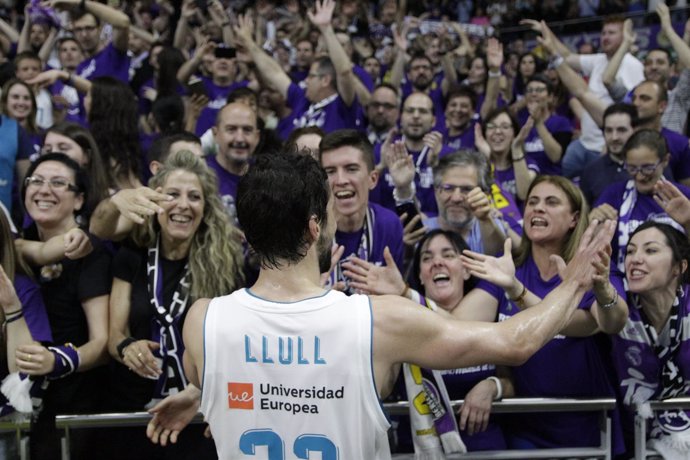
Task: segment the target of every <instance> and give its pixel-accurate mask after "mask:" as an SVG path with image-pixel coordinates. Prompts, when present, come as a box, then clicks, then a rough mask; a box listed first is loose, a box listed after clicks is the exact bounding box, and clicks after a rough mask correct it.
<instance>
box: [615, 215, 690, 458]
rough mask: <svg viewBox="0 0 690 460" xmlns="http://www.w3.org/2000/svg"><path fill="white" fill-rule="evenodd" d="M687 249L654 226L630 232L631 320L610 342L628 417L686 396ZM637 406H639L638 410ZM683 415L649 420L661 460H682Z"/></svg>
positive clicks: (673, 234)
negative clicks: (660, 401)
mask: <svg viewBox="0 0 690 460" xmlns="http://www.w3.org/2000/svg"><path fill="white" fill-rule="evenodd" d="M688 263H690V244H689V243H688V239H687V236H686V235H684V234H683V233H681V232H680V231H678V230H676V229H675V228H673V227H671V226H669V225H666V224H663V223H658V222H651V221H650V222H645V223H643V224H642V225H640V226H639V227H637V229H636V230H635V231H634V232H633V234H632V235H631V237H630V242H629V243H628V246H627V249H626V256H625V275H626V279H627V281H628V300H629V302H630V304H631V306H634V307H635V308H631V309H630V317H629V318H628V320H627V322H626V325H625V328H623V330H621V331H620V332H619V333H618V335H616V336H615V337H614V341H613V345H614V346H613V356H614V362H615V365H616V371H617V373H618V381H619V385H620V389H621V391H620V394H621V395H623V403H624V405H625V407H626V409H627V411H626V415H627V416H628V417H627V419H628V420H627V421H628V424H627V427H628V428H629V433H628V434H629V435H632V427H633V422H632V417H633V415H634V413H635V412H636V411H638V410H639V411H640V413H642V412H643V407H644V405H645V404H646V403H647V401H649V400H651V399H668V398H673V397H682V396H688V394H689V392H688V388H690V330H688V327H687V324H688V323H687V321H688V318H689V317H690V302H689V300H690V292H689V290H688V281H689V280H690V276H689V274H690V272H689V271H688ZM639 405H642V407H640V406H639ZM689 415H690V414H689V413H688V411H682V410H669V411H667V412H665V413H664V414H663V416H658V417H654V418H653V419H652V421H651V423H650V424H649V425H650V429H649V432H648V433H647V435H648V436H649V437H648V439H649V440H650V441H649V443H648V447H650V448H653V449H655V450H656V451H658V452H659V453H660V454H662V456H663V458H684V457H686V456H687V452H688V449H689V448H690V442H689V441H688V429H687V426H688V424H687V421H688V419H689Z"/></svg>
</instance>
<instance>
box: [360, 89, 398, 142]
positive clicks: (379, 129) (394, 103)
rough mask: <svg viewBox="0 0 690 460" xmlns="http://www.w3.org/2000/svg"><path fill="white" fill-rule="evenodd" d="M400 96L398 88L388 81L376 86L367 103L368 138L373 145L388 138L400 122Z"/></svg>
mask: <svg viewBox="0 0 690 460" xmlns="http://www.w3.org/2000/svg"><path fill="white" fill-rule="evenodd" d="M399 116H400V96H399V95H398V90H396V89H395V88H394V87H393V86H391V85H389V84H388V83H382V84H380V85H379V86H377V87H376V89H375V90H374V92H373V93H372V95H371V100H370V101H369V104H368V105H367V120H368V121H369V124H368V125H367V138H369V142H371V144H372V145H376V144H381V143H383V141H384V140H386V136H387V135H388V132H389V131H390V130H391V128H393V126H395V124H396V123H397V122H398V117H399Z"/></svg>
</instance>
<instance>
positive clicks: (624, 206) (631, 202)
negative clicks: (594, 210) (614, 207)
mask: <svg viewBox="0 0 690 460" xmlns="http://www.w3.org/2000/svg"><path fill="white" fill-rule="evenodd" d="M637 193H638V192H637V188H635V180H634V179H630V180H629V181H628V182H626V183H625V190H624V191H623V202H622V203H621V208H620V210H619V212H618V229H617V233H618V254H616V255H615V256H616V266H617V267H618V269H619V270H620V271H621V272H622V273H625V248H626V247H627V246H628V241H630V234H631V233H632V232H633V231H634V230H635V228H633V227H632V226H631V222H630V221H631V220H632V213H633V211H634V210H635V205H636V204H637V196H638V195H637ZM651 220H654V221H655V222H661V223H664V224H668V225H670V226H671V227H673V228H675V229H676V230H678V231H680V232H682V233H685V229H684V228H683V226H682V225H680V224H679V223H678V222H676V221H675V220H673V219H672V218H671V217H670V216H667V215H665V213H664V215H657V216H656V217H654V218H652V219H651ZM635 227H637V226H636V225H635ZM625 283H626V284H625V285H626V286H627V280H626V281H625Z"/></svg>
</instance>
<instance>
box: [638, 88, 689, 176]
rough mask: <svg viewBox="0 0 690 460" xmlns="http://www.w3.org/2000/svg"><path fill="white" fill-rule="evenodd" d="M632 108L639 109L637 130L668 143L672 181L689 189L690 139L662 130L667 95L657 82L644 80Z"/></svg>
mask: <svg viewBox="0 0 690 460" xmlns="http://www.w3.org/2000/svg"><path fill="white" fill-rule="evenodd" d="M632 103H633V105H634V106H635V109H637V125H636V128H637V129H652V130H654V131H658V132H659V133H661V135H662V136H663V137H664V139H666V145H667V146H668V153H669V154H670V160H669V168H670V169H671V173H672V174H673V179H675V180H676V181H677V182H680V183H681V184H683V185H688V186H690V145H689V143H690V139H688V138H687V137H686V136H683V135H682V134H680V133H677V132H675V131H671V130H670V129H668V128H665V127H663V125H662V123H661V119H662V117H663V115H664V111H665V110H666V106H667V105H668V92H667V90H666V88H665V87H664V86H663V85H662V84H660V83H659V82H657V81H653V80H645V81H643V82H642V83H640V84H639V85H637V86H636V87H635V90H634V91H633V100H632Z"/></svg>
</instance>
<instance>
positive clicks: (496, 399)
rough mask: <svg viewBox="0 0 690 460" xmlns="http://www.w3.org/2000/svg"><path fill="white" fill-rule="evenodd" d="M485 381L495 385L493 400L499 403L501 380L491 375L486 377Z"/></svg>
mask: <svg viewBox="0 0 690 460" xmlns="http://www.w3.org/2000/svg"><path fill="white" fill-rule="evenodd" d="M486 380H491V381H492V382H494V383H495V384H496V397H495V398H494V401H500V400H501V399H503V384H502V383H501V379H499V378H498V377H494V376H493V375H492V376H491V377H487V378H486Z"/></svg>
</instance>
